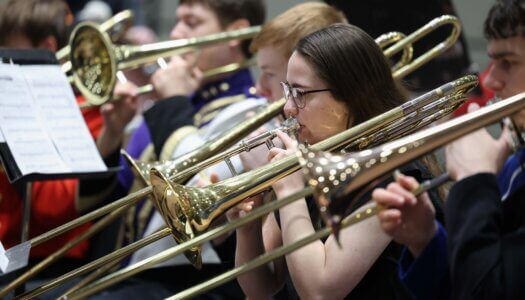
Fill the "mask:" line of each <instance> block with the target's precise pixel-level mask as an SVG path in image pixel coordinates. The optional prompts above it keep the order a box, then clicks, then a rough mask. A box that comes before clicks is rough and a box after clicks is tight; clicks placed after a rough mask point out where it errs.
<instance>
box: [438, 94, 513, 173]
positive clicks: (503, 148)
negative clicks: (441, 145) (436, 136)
mask: <svg viewBox="0 0 525 300" xmlns="http://www.w3.org/2000/svg"><path fill="white" fill-rule="evenodd" d="M477 109H479V106H478V105H477V104H471V105H470V106H469V112H471V111H474V110H477ZM509 141H510V131H509V129H508V128H507V127H504V129H503V132H502V134H501V137H500V138H499V139H497V140H495V139H494V138H493V137H492V136H491V135H490V134H489V133H488V132H487V130H485V129H480V130H478V131H475V132H473V133H471V134H469V135H467V136H464V137H462V138H460V139H458V140H456V141H454V142H452V143H450V144H449V145H447V147H446V148H445V154H446V158H447V170H448V172H449V173H450V176H451V177H452V178H453V179H455V180H461V179H463V178H465V177H468V176H471V175H474V174H476V173H493V174H496V173H497V172H498V171H499V170H500V169H501V167H502V166H503V164H504V163H505V160H506V159H507V157H508V156H509V154H510V149H511V147H510V145H509Z"/></svg>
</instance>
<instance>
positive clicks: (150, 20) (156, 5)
mask: <svg viewBox="0 0 525 300" xmlns="http://www.w3.org/2000/svg"><path fill="white" fill-rule="evenodd" d="M5 1H6V0H0V3H2V2H5ZM22 1H23V0H22ZM494 1H495V0H475V1H474V0H435V1H434V2H436V3H442V4H443V3H444V4H445V5H448V3H449V2H451V3H452V5H453V7H454V9H455V12H456V15H457V16H458V17H459V18H460V20H461V22H462V24H463V35H464V39H465V42H466V44H467V49H468V54H469V56H470V59H471V62H472V65H471V70H472V71H474V72H475V71H479V70H483V69H484V68H485V67H486V66H487V62H488V59H487V56H486V40H485V38H484V37H483V32H482V31H483V20H484V18H485V16H486V15H487V12H488V10H489V8H490V6H491V5H492V4H493V3H494ZM68 2H69V4H70V6H71V8H72V10H73V11H74V12H75V13H77V16H78V12H79V11H80V10H81V9H82V8H85V7H86V6H85V4H86V3H87V2H98V3H97V4H101V3H105V4H106V7H104V6H103V5H91V6H90V7H88V9H86V10H85V11H84V12H83V13H84V15H83V16H84V17H92V16H91V15H90V14H95V15H96V14H101V15H103V14H115V13H116V12H118V11H120V10H122V9H125V8H132V9H134V10H135V15H136V21H135V22H136V23H137V24H141V25H146V26H148V27H150V28H151V29H153V31H154V32H155V33H157V35H158V36H159V38H160V39H161V40H164V39H167V38H168V35H169V32H170V29H171V28H172V27H173V25H174V24H175V17H174V16H175V9H176V7H177V5H178V0H148V1H145V0H104V1H88V0H68ZM302 2H305V1H301V0H266V3H267V13H268V14H267V19H271V18H273V17H274V16H276V15H278V14H280V13H281V12H283V11H284V10H286V9H288V8H290V7H291V6H293V5H295V4H298V3H302ZM328 2H330V1H328ZM332 2H341V3H342V2H345V1H344V0H342V1H337V0H335V1H332ZM346 2H350V1H346ZM353 2H355V3H359V2H361V1H353ZM365 2H366V3H367V4H364V5H366V6H368V7H373V8H377V6H374V5H376V4H377V5H380V3H381V2H384V3H389V4H388V5H395V6H396V9H400V10H403V9H404V8H403V7H401V6H405V7H413V6H419V7H421V6H424V5H427V1H426V0H402V1H392V0H389V1H381V0H369V1H365ZM370 3H371V4H370ZM378 3H379V4H378ZM344 5H346V3H345V4H344ZM352 5H354V4H353V3H352ZM108 8H109V10H108ZM383 27H385V26H384V25H383ZM386 27H388V26H386ZM395 29H396V28H391V29H389V30H390V31H392V30H395Z"/></svg>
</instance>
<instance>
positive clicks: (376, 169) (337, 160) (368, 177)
mask: <svg viewBox="0 0 525 300" xmlns="http://www.w3.org/2000/svg"><path fill="white" fill-rule="evenodd" d="M522 109H525V93H521V94H518V95H515V96H513V97H510V98H507V99H505V100H503V101H502V102H499V103H497V104H494V105H491V106H489V107H484V108H481V109H479V110H477V111H475V112H472V113H469V114H467V115H464V116H461V117H458V118H456V119H453V120H451V121H448V122H446V123H443V124H440V125H437V126H435V127H431V128H427V129H424V130H422V131H419V132H416V133H414V134H412V135H410V136H406V137H404V138H401V139H399V140H395V141H393V142H390V143H387V144H384V145H381V146H378V147H376V148H373V149H369V150H365V151H362V152H356V153H352V154H349V155H344V156H332V157H331V159H332V163H329V164H315V163H313V162H312V161H308V162H307V160H306V159H305V163H307V164H308V163H312V165H313V166H314V167H315V168H321V169H322V170H323V171H322V173H323V174H327V173H328V172H329V171H330V170H338V171H337V174H336V176H335V177H339V178H340V177H341V176H342V175H343V174H346V175H345V177H347V179H346V180H345V181H344V183H343V186H344V187H343V190H344V192H345V193H348V192H350V191H355V190H356V189H357V188H359V187H362V186H364V185H365V184H367V183H369V182H370V181H372V180H374V179H376V178H378V177H379V176H381V175H384V174H386V173H387V172H389V171H392V170H394V169H395V168H397V167H399V166H401V165H403V164H405V163H407V162H409V161H411V160H414V159H417V158H419V157H421V156H423V155H425V154H427V153H429V152H431V151H433V150H434V149H436V148H438V147H441V146H444V145H446V144H447V143H449V142H451V141H454V140H455V139H457V138H460V137H462V136H464V135H466V134H468V133H471V132H473V131H475V130H477V129H480V128H482V127H485V126H488V125H490V124H492V123H495V122H497V121H498V120H500V119H502V118H503V117H505V116H509V115H512V114H514V113H516V112H518V111H519V110H522ZM304 154H306V155H308V154H309V153H308V152H305V153H298V155H299V156H302V155H304ZM317 155H318V156H320V157H325V155H323V154H316V156H317ZM348 161H351V163H350V164H347V163H346V162H348ZM376 162H378V163H376ZM341 163H343V164H345V167H344V168H342V169H340V168H339V167H338V166H337V165H339V164H341ZM354 164H358V165H359V166H360V168H359V169H354V168H353V165H354ZM348 169H352V170H353V171H350V172H347V170H348ZM447 177H448V175H445V176H440V177H437V178H436V181H433V182H431V183H430V184H428V185H420V187H419V188H418V189H417V190H416V191H415V192H413V193H414V194H415V195H417V194H420V193H422V192H424V191H426V190H428V189H429V188H432V187H433V186H437V185H439V184H441V183H443V182H444V181H446V180H447V179H446V178H447ZM314 180H315V178H314ZM308 181H309V182H310V181H311V180H308ZM314 189H316V188H315V187H311V186H310V187H307V188H306V189H305V190H304V191H301V192H298V193H296V194H294V195H291V196H288V197H286V198H283V199H280V200H277V201H275V202H274V203H271V204H274V205H273V207H271V208H272V209H277V208H278V207H282V206H284V205H286V204H288V203H291V202H293V201H296V200H298V199H301V198H304V196H305V195H310V194H312V192H313V190H314ZM317 192H320V193H322V191H317ZM267 206H268V207H267ZM269 206H270V205H265V206H263V207H260V208H257V209H256V210H254V211H253V212H252V213H251V214H249V215H248V216H246V217H244V218H242V221H241V220H236V222H235V221H234V222H232V223H230V224H226V225H224V226H222V227H221V228H217V229H221V230H216V231H215V232H214V234H215V236H216V235H217V234H218V232H222V229H224V230H225V231H226V229H227V230H232V229H233V227H232V226H233V225H234V223H235V225H236V227H239V226H241V225H243V224H246V223H248V222H250V221H252V220H254V219H256V218H258V217H261V216H263V215H264V214H266V213H269V212H271V211H273V210H269V209H270V207H269ZM380 209H381V208H380V207H378V206H377V205H376V204H375V203H369V204H366V205H364V206H363V207H361V208H360V209H359V210H357V211H356V212H354V213H353V214H351V215H349V216H347V217H345V218H344V219H343V220H342V221H341V223H340V226H339V227H340V228H344V227H348V226H351V225H353V224H356V223H359V222H361V221H363V220H365V219H367V218H369V217H371V216H373V215H375V214H377V213H378V212H379V211H380ZM244 219H247V220H244ZM333 231H334V228H332V227H325V228H323V229H321V230H319V231H316V232H315V233H314V234H312V235H309V236H306V237H304V238H302V239H300V240H298V241H296V242H294V243H292V244H289V245H283V246H281V247H279V248H277V249H275V250H273V251H271V252H269V253H265V254H263V255H261V256H259V257H257V258H256V259H254V260H252V261H250V262H248V263H246V264H244V265H241V266H239V267H236V268H234V269H233V270H230V271H228V272H226V273H224V274H221V275H219V276H217V277H215V278H212V279H210V280H208V281H205V282H203V283H200V284H198V285H196V286H193V287H191V288H189V289H187V290H185V291H182V292H180V293H178V294H176V295H174V296H172V297H170V298H167V299H169V300H175V299H188V298H191V297H194V296H196V295H199V294H201V293H203V292H205V291H208V290H210V289H213V288H215V287H217V286H219V285H221V284H223V283H225V282H227V281H230V280H232V279H234V278H236V277H237V276H239V275H242V274H244V273H246V272H249V271H251V270H253V269H255V268H257V267H259V266H261V265H263V264H266V263H268V262H270V261H273V260H275V259H276V258H278V257H281V256H284V255H286V254H288V253H291V252H293V251H295V250H297V249H299V248H301V247H303V246H305V245H307V244H309V243H312V242H314V241H317V240H319V239H321V238H324V237H327V236H329V235H330V234H332V233H333ZM207 237H208V238H210V239H213V238H214V236H211V234H208V235H207ZM201 242H202V239H201V240H200V241H199V244H200V243H201ZM197 244H198V243H197V241H191V242H188V243H185V245H178V246H176V247H174V248H175V249H173V248H172V249H170V250H171V252H172V253H176V252H178V253H180V252H182V251H183V250H182V249H184V248H188V247H195V245H197ZM89 288H90V286H88V287H86V288H85V289H84V290H81V291H79V293H78V294H74V295H73V297H72V298H71V299H78V298H77V297H79V296H82V295H83V294H85V293H87V292H88V291H89Z"/></svg>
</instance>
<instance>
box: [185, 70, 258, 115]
mask: <svg viewBox="0 0 525 300" xmlns="http://www.w3.org/2000/svg"><path fill="white" fill-rule="evenodd" d="M253 83H254V82H253V78H252V75H251V73H250V70H249V69H243V70H240V71H238V72H235V73H233V74H231V75H230V76H228V77H226V78H223V79H221V80H217V81H214V82H210V83H207V84H206V85H204V86H203V87H202V88H201V89H199V90H197V91H196V92H195V93H194V94H193V96H192V97H191V102H192V104H193V109H194V111H196V112H197V111H199V110H200V109H201V108H202V107H203V106H204V105H206V104H208V103H210V102H212V101H214V100H216V99H219V98H224V97H230V96H234V95H240V94H244V95H246V96H247V97H252V96H254V95H255V87H254V84H253Z"/></svg>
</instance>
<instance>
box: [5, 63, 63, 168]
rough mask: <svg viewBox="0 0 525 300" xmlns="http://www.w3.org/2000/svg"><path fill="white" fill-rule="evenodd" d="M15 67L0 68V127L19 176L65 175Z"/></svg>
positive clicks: (23, 81)
mask: <svg viewBox="0 0 525 300" xmlns="http://www.w3.org/2000/svg"><path fill="white" fill-rule="evenodd" d="M41 124H42V120H41V117H40V113H39V112H38V110H37V108H36V107H35V105H34V100H33V97H32V95H31V94H30V93H29V90H28V88H27V82H26V80H25V77H24V75H23V73H22V71H21V70H20V67H19V66H18V65H10V64H0V127H2V133H3V136H4V138H5V140H6V141H7V143H8V145H9V149H10V150H11V152H12V154H13V157H14V158H15V160H16V161H17V164H18V166H19V168H20V171H21V172H22V174H29V173H33V172H40V173H63V172H66V171H67V167H66V165H65V164H64V163H63V161H62V158H61V157H60V155H59V153H58V151H57V150H56V148H55V146H54V145H53V142H52V141H51V138H50V137H49V135H48V133H47V131H46V129H45V128H43V127H42V125H41Z"/></svg>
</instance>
